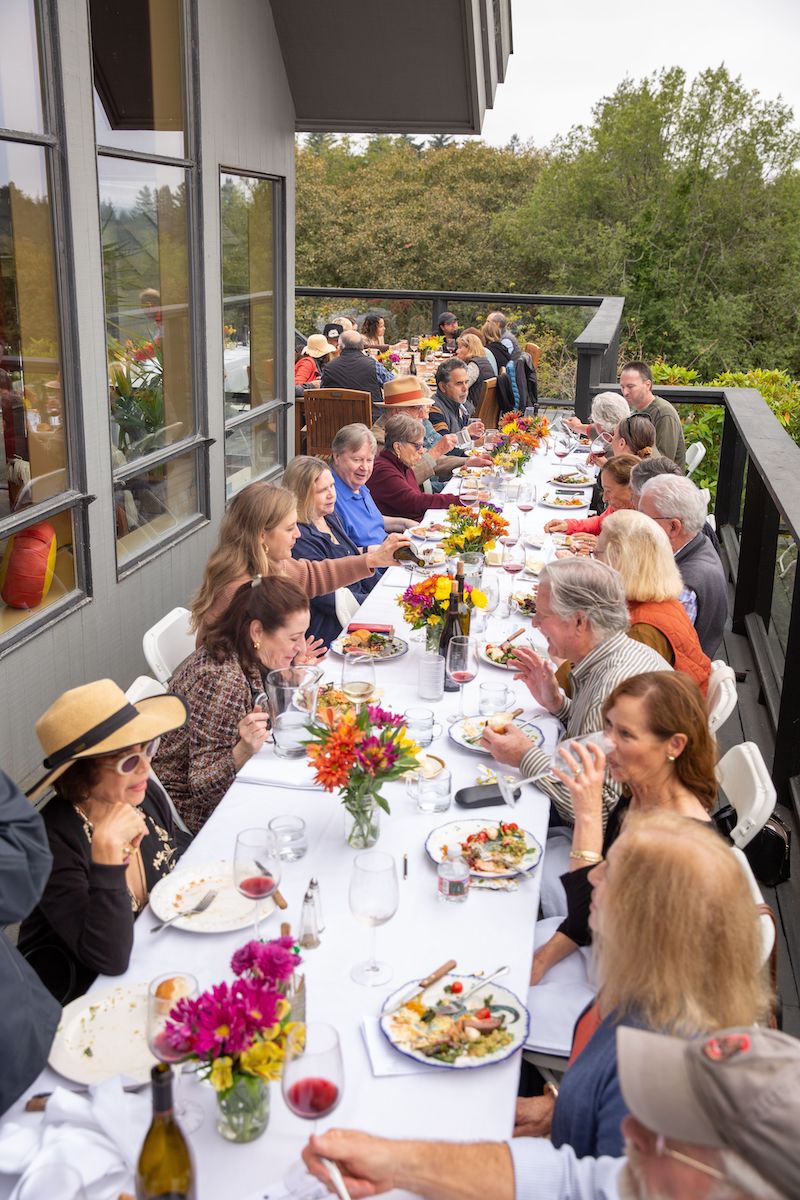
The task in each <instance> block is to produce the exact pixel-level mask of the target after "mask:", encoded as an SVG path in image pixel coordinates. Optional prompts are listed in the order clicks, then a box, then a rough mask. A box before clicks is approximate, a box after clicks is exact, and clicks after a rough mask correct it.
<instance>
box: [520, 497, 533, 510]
mask: <svg viewBox="0 0 800 1200" xmlns="http://www.w3.org/2000/svg"><path fill="white" fill-rule="evenodd" d="M517 508H518V509H519V511H520V512H524V513H529V512H533V505H532V504H531V502H530V500H520V502H519V504H518V505H517Z"/></svg>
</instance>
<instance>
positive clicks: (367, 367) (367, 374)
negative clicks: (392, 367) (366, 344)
mask: <svg viewBox="0 0 800 1200" xmlns="http://www.w3.org/2000/svg"><path fill="white" fill-rule="evenodd" d="M320 387H324V388H354V389H355V390H356V391H359V392H369V393H370V395H371V396H372V403H373V404H383V389H382V387H381V385H380V380H379V379H378V372H377V370H376V367H375V360H374V358H370V357H369V355H368V354H364V352H363V351H362V350H355V349H346V350H343V351H342V352H341V354H340V355H339V357H338V358H332V359H331V361H330V362H329V363H326V364H325V366H324V367H323V368H322V378H321V379H320Z"/></svg>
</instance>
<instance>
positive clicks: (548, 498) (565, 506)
mask: <svg viewBox="0 0 800 1200" xmlns="http://www.w3.org/2000/svg"><path fill="white" fill-rule="evenodd" d="M575 498H576V497H575V496H574V495H573V496H556V495H554V494H552V493H551V492H545V494H544V495H543V496H540V497H539V503H540V504H541V506H542V508H557V509H558V511H559V512H579V511H580V509H582V508H588V507H589V501H588V500H582V501H581V503H580V504H571V503H570V501H571V500H573V499H575Z"/></svg>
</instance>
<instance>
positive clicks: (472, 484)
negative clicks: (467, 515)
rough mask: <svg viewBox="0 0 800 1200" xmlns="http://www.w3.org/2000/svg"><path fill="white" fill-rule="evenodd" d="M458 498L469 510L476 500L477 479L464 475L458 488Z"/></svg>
mask: <svg viewBox="0 0 800 1200" xmlns="http://www.w3.org/2000/svg"><path fill="white" fill-rule="evenodd" d="M458 498H459V500H460V502H461V503H462V504H463V505H464V506H465V507H466V508H471V507H472V505H473V504H475V502H476V501H477V499H478V481H477V479H474V478H473V477H472V476H471V475H465V476H464V477H463V478H462V480H461V483H460V484H459V487H458Z"/></svg>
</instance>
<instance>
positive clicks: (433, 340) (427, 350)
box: [419, 334, 444, 358]
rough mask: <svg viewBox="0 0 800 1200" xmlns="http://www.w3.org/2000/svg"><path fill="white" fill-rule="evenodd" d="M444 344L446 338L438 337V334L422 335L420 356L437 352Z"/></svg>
mask: <svg viewBox="0 0 800 1200" xmlns="http://www.w3.org/2000/svg"><path fill="white" fill-rule="evenodd" d="M443 345H444V338H443V337H438V336H437V335H436V334H431V335H430V336H429V337H421V338H420V339H419V353H420V358H424V357H425V355H426V354H436V352H437V351H438V350H441V348H442V346H443Z"/></svg>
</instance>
